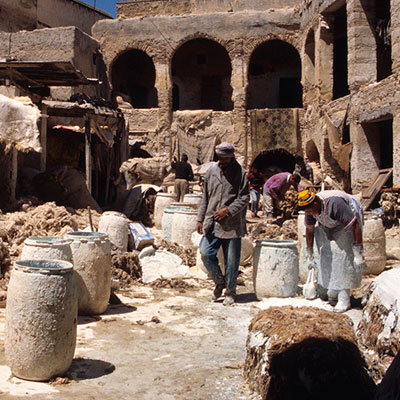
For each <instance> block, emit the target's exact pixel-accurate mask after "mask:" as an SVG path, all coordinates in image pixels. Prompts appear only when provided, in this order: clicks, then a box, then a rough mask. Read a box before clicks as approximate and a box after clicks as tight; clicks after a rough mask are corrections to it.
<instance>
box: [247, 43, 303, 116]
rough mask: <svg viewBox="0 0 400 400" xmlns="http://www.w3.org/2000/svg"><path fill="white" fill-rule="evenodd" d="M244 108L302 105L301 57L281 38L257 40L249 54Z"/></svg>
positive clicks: (294, 106)
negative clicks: (259, 41) (265, 40)
mask: <svg viewBox="0 0 400 400" xmlns="http://www.w3.org/2000/svg"><path fill="white" fill-rule="evenodd" d="M248 79H249V85H248V90H247V108H248V109H264V108H296V107H302V106H303V101H302V95H303V93H302V92H303V90H302V87H301V83H300V80H301V59H300V55H299V53H298V51H297V50H296V49H295V48H294V47H293V46H292V45H290V44H288V43H285V42H283V41H281V40H270V41H268V42H264V43H262V44H260V45H259V46H258V47H257V48H256V49H255V50H254V52H253V54H252V55H251V58H250V64H249V73H248Z"/></svg>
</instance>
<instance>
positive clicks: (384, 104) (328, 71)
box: [300, 0, 400, 191]
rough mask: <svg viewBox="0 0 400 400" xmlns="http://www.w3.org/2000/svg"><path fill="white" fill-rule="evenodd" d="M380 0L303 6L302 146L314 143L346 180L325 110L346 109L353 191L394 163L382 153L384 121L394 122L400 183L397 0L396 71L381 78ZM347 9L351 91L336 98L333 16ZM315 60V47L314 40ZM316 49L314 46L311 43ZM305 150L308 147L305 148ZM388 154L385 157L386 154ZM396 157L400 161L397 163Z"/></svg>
mask: <svg viewBox="0 0 400 400" xmlns="http://www.w3.org/2000/svg"><path fill="white" fill-rule="evenodd" d="M375 4H380V3H375V2H374V1H371V0H347V1H344V0H324V1H323V0H311V1H304V2H303V4H302V6H301V9H300V16H301V30H302V33H303V35H304V42H303V47H302V60H303V77H302V82H303V85H304V98H303V99H304V108H305V120H304V125H303V127H302V138H303V146H305V145H307V143H310V142H311V141H313V142H314V143H315V145H316V147H317V149H318V151H319V153H320V154H321V155H322V160H321V163H322V166H323V168H325V169H326V170H327V172H330V173H333V174H335V177H336V178H337V180H339V181H340V180H341V179H343V178H344V173H343V171H341V170H340V168H339V169H338V168H337V167H338V166H337V165H336V163H335V162H334V160H332V154H331V153H330V151H329V150H330V147H329V143H328V139H327V134H326V126H325V122H324V119H323V116H324V113H325V112H327V113H328V114H330V115H333V114H335V113H336V114H338V115H339V114H340V115H343V114H345V113H346V110H347V117H346V120H345V121H344V126H347V127H348V128H347V129H348V130H349V131H350V140H351V142H352V143H353V152H352V157H351V183H352V187H353V190H354V191H357V190H359V189H362V188H364V187H366V186H368V185H369V184H370V183H371V182H372V181H373V179H374V178H375V176H376V174H377V173H378V171H379V169H382V168H383V167H382V165H385V164H387V163H388V162H389V163H390V161H389V160H387V159H382V157H386V158H389V157H388V155H387V154H388V153H387V151H386V153H385V152H384V153H382V146H384V145H387V144H386V142H384V141H383V139H382V132H379V129H378V130H377V127H378V125H377V124H376V123H380V122H381V121H392V120H393V133H392V136H393V137H392V142H393V143H392V152H393V170H394V171H393V173H394V179H393V183H394V184H396V183H400V171H399V167H398V160H399V159H400V154H399V150H398V149H399V147H398V145H399V141H400V139H399V137H398V136H399V135H398V134H397V132H396V128H397V126H398V113H399V111H398V107H397V106H396V104H398V100H397V99H398V98H399V95H400V93H399V88H398V83H397V78H396V77H397V68H398V64H399V61H398V60H399V57H400V51H399V50H398V49H397V41H396V37H397V36H396V35H398V34H399V31H400V21H399V19H398V18H399V11H400V10H399V6H400V2H399V1H398V0H391V21H392V25H391V36H392V41H391V42H392V49H391V51H392V53H391V57H392V71H393V75H391V76H387V77H386V78H384V79H382V78H379V73H378V70H379V68H380V65H381V64H380V63H382V62H384V61H383V60H382V59H381V58H379V55H378V52H377V39H376V36H375V33H374V25H373V24H374V21H375V13H376V10H375V8H374V7H375ZM344 5H345V7H346V15H347V83H348V86H349V90H350V95H349V96H346V97H342V98H339V99H336V100H334V97H333V90H332V88H333V85H334V79H335V71H334V68H335V65H334V46H335V44H334V40H335V33H334V20H335V17H336V13H337V10H338V9H339V8H340V7H343V6H344ZM313 39H314V43H313V47H314V48H313V49H312V52H313V54H312V56H313V57H314V58H313V62H311V61H310V46H308V47H307V44H309V43H310V42H313ZM311 47H312V46H311ZM303 150H304V153H305V154H306V153H307V151H306V148H304V149H303ZM382 154H384V155H382ZM396 161H397V162H396Z"/></svg>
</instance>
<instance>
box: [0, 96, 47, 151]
mask: <svg viewBox="0 0 400 400" xmlns="http://www.w3.org/2000/svg"><path fill="white" fill-rule="evenodd" d="M39 118H40V111H39V109H38V108H37V107H36V106H35V105H34V104H33V103H32V102H31V100H30V99H29V97H19V98H18V97H16V98H15V99H10V98H9V97H6V96H3V95H1V94H0V141H2V142H4V143H6V146H7V148H9V147H10V146H15V147H16V148H17V150H20V151H30V150H34V151H37V152H40V151H41V150H42V149H41V147H40V133H39V130H38V127H37V121H38V119H39Z"/></svg>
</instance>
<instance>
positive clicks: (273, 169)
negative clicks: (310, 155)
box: [251, 149, 296, 180]
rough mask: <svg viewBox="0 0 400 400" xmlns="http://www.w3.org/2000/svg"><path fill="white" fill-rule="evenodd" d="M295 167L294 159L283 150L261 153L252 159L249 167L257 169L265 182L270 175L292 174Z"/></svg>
mask: <svg viewBox="0 0 400 400" xmlns="http://www.w3.org/2000/svg"><path fill="white" fill-rule="evenodd" d="M295 165H296V158H295V156H294V155H293V154H291V153H289V152H288V151H287V150H285V149H275V150H266V151H262V152H261V153H260V154H258V156H257V157H256V158H255V159H254V161H253V162H252V164H251V167H254V168H257V170H258V171H259V172H261V173H262V174H263V175H264V179H265V180H267V179H268V178H270V177H271V176H272V175H275V174H278V173H280V172H293V171H294V167H295Z"/></svg>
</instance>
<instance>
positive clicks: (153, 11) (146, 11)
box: [117, 0, 301, 19]
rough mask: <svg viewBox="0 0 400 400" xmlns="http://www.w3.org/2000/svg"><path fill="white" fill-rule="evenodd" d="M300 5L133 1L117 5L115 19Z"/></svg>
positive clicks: (286, 0)
mask: <svg viewBox="0 0 400 400" xmlns="http://www.w3.org/2000/svg"><path fill="white" fill-rule="evenodd" d="M300 3H301V0H268V1H265V0H234V1H229V0H217V1H215V0H214V1H210V0H172V1H171V0H150V1H146V0H139V1H138V0H134V1H124V2H120V3H117V17H118V18H119V19H124V18H135V17H150V16H161V15H162V16H177V15H190V14H214V13H223V12H233V13H235V12H240V11H265V10H268V9H271V8H272V9H275V8H284V7H294V6H297V5H300Z"/></svg>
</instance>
